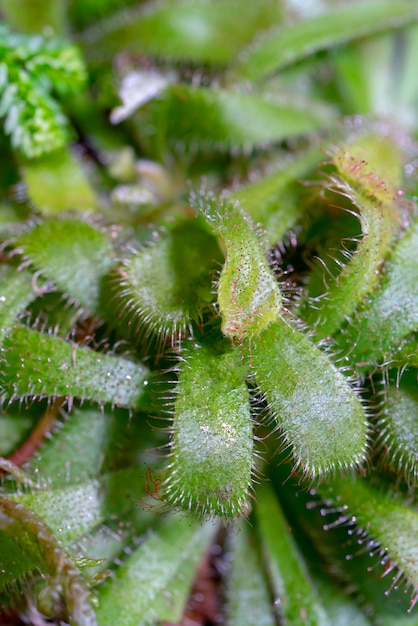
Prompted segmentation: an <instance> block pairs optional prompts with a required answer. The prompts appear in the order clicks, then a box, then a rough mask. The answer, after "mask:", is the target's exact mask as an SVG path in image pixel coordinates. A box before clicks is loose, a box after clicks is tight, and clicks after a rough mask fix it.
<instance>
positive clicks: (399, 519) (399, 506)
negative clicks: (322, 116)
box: [320, 476, 418, 610]
mask: <svg viewBox="0 0 418 626" xmlns="http://www.w3.org/2000/svg"><path fill="white" fill-rule="evenodd" d="M320 493H321V495H322V496H323V497H324V498H326V502H327V507H329V508H332V507H333V506H334V505H335V506H336V507H338V509H337V510H338V511H339V512H340V514H339V518H338V523H344V521H346V522H347V525H350V522H351V525H352V526H353V527H354V528H353V529H352V531H351V532H350V534H352V535H354V537H356V538H357V540H358V542H359V545H362V544H364V543H365V542H369V543H367V546H368V551H369V552H370V551H372V553H373V554H374V555H376V558H377V559H379V561H380V564H381V565H382V566H384V571H383V574H382V576H390V581H388V586H390V587H392V586H394V587H396V588H397V586H398V583H399V584H400V583H401V582H403V584H404V585H405V588H406V589H408V588H409V589H411V590H412V593H411V600H410V609H409V610H412V608H413V607H414V605H415V603H416V602H417V600H418V550H417V544H416V536H417V532H418V512H417V509H416V507H415V506H411V503H410V500H409V497H405V496H403V495H402V494H401V493H399V492H397V491H396V489H395V488H393V487H392V486H390V485H387V484H386V483H385V481H384V480H380V481H378V480H376V477H374V479H373V478H360V477H358V476H357V477H354V476H345V477H343V478H342V477H340V478H338V479H336V480H334V481H333V483H332V485H331V484H329V485H327V486H324V487H322V488H321V489H320ZM334 511H335V509H334ZM329 527H330V528H332V524H331V525H330V526H329ZM326 528H327V526H325V529H326ZM356 528H357V529H356ZM390 582H392V585H390Z"/></svg>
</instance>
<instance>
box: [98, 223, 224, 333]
mask: <svg viewBox="0 0 418 626" xmlns="http://www.w3.org/2000/svg"><path fill="white" fill-rule="evenodd" d="M219 256H220V255H219V249H218V247H217V245H216V240H215V239H214V237H212V236H211V235H210V234H208V233H206V232H205V231H204V230H203V229H202V228H200V227H199V226H198V225H197V223H193V222H187V223H185V224H183V225H180V226H178V227H177V228H176V229H174V230H172V231H171V232H168V233H165V234H163V235H161V236H160V237H159V238H158V240H156V241H155V242H153V243H152V244H151V245H148V246H147V247H144V248H142V249H141V250H140V251H138V252H137V253H136V254H134V255H133V256H131V257H130V258H128V259H127V260H126V261H125V262H124V264H123V265H120V266H119V267H118V268H116V269H115V271H114V272H113V273H112V275H111V278H110V290H111V298H110V302H109V304H108V305H107V308H108V310H109V316H111V319H112V320H114V318H115V313H116V315H117V316H118V317H119V319H120V320H121V321H122V322H123V323H125V324H126V325H127V327H128V334H129V336H130V337H131V338H132V339H133V340H134V341H135V342H136V343H139V341H140V340H141V339H142V338H143V337H144V335H145V336H147V335H148V334H149V333H156V334H157V335H159V336H160V337H162V338H163V339H165V338H167V337H171V339H172V341H173V343H174V342H176V341H178V339H181V338H182V336H184V335H185V334H187V332H190V329H191V323H192V322H198V321H199V320H200V318H201V315H202V310H203V309H204V308H205V307H207V306H208V305H209V304H210V303H211V300H212V298H213V297H212V293H211V292H212V274H213V271H214V262H215V261H216V260H217V259H219ZM106 297H107V294H106Z"/></svg>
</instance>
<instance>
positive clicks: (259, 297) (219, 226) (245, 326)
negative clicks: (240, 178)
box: [192, 195, 282, 339]
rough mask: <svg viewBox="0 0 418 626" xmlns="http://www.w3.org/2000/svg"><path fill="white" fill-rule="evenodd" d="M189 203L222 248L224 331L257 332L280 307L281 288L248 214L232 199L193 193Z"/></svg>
mask: <svg viewBox="0 0 418 626" xmlns="http://www.w3.org/2000/svg"><path fill="white" fill-rule="evenodd" d="M192 203H193V205H194V206H195V207H196V208H197V209H198V210H199V211H200V212H201V213H202V214H203V215H204V216H205V218H206V220H207V222H208V223H209V224H210V225H211V226H212V228H213V230H214V232H215V233H216V234H218V235H219V237H220V240H221V242H222V244H223V246H224V248H225V254H226V259H225V263H224V266H223V268H222V271H221V275H220V278H219V283H218V304H219V311H220V313H221V315H222V327H221V330H222V332H223V334H224V335H225V336H226V337H230V338H231V339H234V338H238V339H243V338H244V337H246V336H249V337H251V336H253V335H255V334H259V333H260V332H261V331H262V330H263V329H264V328H266V326H268V324H270V322H274V321H275V320H276V319H277V317H278V315H279V311H280V310H281V307H282V297H281V294H280V289H279V286H278V284H277V281H276V279H275V277H274V276H273V274H272V272H271V271H270V268H269V266H268V263H267V260H266V256H265V252H264V247H263V244H262V241H261V238H260V237H259V236H258V234H257V233H256V231H255V229H254V227H253V225H252V223H251V220H250V219H249V217H248V216H247V215H246V214H245V213H244V212H243V211H241V210H240V209H239V207H238V206H237V205H236V204H234V203H233V202H231V201H228V200H224V201H222V200H215V199H214V197H213V196H211V195H207V196H203V195H196V196H194V197H193V199H192Z"/></svg>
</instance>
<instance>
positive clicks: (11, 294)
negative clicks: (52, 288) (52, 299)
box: [0, 265, 38, 344]
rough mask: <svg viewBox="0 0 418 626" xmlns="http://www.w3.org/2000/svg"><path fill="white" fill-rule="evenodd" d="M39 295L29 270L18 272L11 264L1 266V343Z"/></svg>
mask: <svg viewBox="0 0 418 626" xmlns="http://www.w3.org/2000/svg"><path fill="white" fill-rule="evenodd" d="M37 296H38V293H37V292H36V290H35V289H34V288H33V276H32V275H31V274H30V273H29V272H26V271H21V272H18V271H17V270H16V268H15V267H12V266H9V265H1V266H0V344H1V343H2V342H3V339H4V337H5V336H6V335H7V333H9V332H10V330H11V328H12V326H13V324H14V321H15V319H16V317H17V316H18V315H19V313H23V311H24V310H25V309H26V308H27V306H28V305H29V304H30V303H31V302H32V301H33V300H35V298H36V297H37Z"/></svg>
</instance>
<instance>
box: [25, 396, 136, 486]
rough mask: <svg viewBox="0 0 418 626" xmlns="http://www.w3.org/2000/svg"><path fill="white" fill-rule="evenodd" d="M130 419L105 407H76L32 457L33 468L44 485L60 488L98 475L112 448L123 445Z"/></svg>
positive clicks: (31, 466)
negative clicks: (110, 411)
mask: <svg viewBox="0 0 418 626" xmlns="http://www.w3.org/2000/svg"><path fill="white" fill-rule="evenodd" d="M122 433H123V434H125V435H126V422H125V420H122V419H118V420H116V419H115V416H114V415H109V414H108V413H106V412H105V411H98V410H93V409H91V408H87V409H86V408H85V407H83V409H75V410H74V411H73V412H72V413H71V415H70V416H68V418H67V419H66V421H65V422H64V424H59V425H58V429H57V432H54V433H53V434H52V435H53V436H51V437H49V438H48V439H46V440H45V441H44V443H43V445H42V446H41V448H40V449H39V451H38V452H36V453H35V455H34V456H33V457H32V458H31V459H30V462H29V471H30V473H31V474H32V475H35V476H36V480H37V482H38V483H39V485H40V486H45V485H47V486H48V488H52V487H53V488H54V489H59V487H65V486H68V485H69V484H71V485H76V484H78V483H83V482H86V481H88V480H90V479H91V478H94V477H96V476H98V474H99V473H100V472H101V471H103V465H104V464H105V463H106V460H107V459H106V457H107V455H108V453H109V449H110V450H113V446H115V447H116V446H121V438H122V437H121V435H122Z"/></svg>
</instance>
